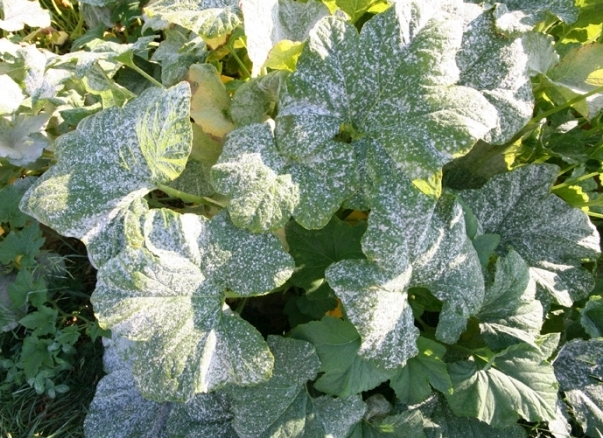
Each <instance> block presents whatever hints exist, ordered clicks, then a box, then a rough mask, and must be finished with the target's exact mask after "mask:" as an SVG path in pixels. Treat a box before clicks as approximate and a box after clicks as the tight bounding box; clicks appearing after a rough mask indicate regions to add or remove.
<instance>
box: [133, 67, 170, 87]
mask: <svg viewBox="0 0 603 438" xmlns="http://www.w3.org/2000/svg"><path fill="white" fill-rule="evenodd" d="M128 67H130V68H131V69H132V70H134V71H135V72H137V73H138V74H139V75H141V76H142V77H144V78H145V79H146V80H147V81H149V82H150V83H151V84H153V85H155V86H156V87H159V88H165V87H164V86H163V84H162V83H161V82H159V81H158V80H157V79H155V78H154V77H153V76H151V75H150V74H148V73H147V72H146V71H144V70H143V69H141V68H140V67H138V66H137V65H136V64H134V62H131V63H128Z"/></svg>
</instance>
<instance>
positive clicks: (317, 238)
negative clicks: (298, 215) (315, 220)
mask: <svg viewBox="0 0 603 438" xmlns="http://www.w3.org/2000/svg"><path fill="white" fill-rule="evenodd" d="M365 231H366V222H359V223H357V224H356V225H351V224H349V223H346V222H344V221H341V220H339V219H337V217H333V218H332V219H331V221H330V222H329V223H328V224H327V225H326V226H325V227H324V228H322V229H320V230H306V229H305V228H303V227H302V226H300V225H299V224H297V222H295V221H290V222H289V223H288V224H287V226H286V227H285V235H286V237H287V243H288V245H289V253H290V254H291V255H292V256H293V259H294V260H295V266H296V267H297V269H296V271H295V273H294V274H293V276H292V277H291V282H292V283H293V284H294V285H296V286H299V287H302V288H304V289H305V290H306V291H309V290H313V289H316V287H317V284H318V283H319V282H320V283H322V282H323V281H324V277H325V271H326V269H327V268H328V267H329V266H330V265H331V264H333V263H335V262H338V261H340V260H346V259H363V258H365V255H364V254H363V252H362V248H361V247H360V238H361V237H362V235H363V234H364V232H365Z"/></svg>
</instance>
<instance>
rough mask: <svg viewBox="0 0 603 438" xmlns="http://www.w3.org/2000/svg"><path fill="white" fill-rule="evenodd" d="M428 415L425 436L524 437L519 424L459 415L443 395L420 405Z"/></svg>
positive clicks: (438, 437)
mask: <svg viewBox="0 0 603 438" xmlns="http://www.w3.org/2000/svg"><path fill="white" fill-rule="evenodd" d="M421 411H422V412H423V415H425V416H426V417H428V419H426V422H425V423H426V424H425V429H424V431H425V435H426V437H427V438H526V437H527V433H526V431H525V429H524V428H523V427H521V426H520V425H519V424H513V425H510V426H508V427H504V428H497V427H493V426H491V425H489V424H488V423H484V422H483V421H479V420H477V419H475V418H471V417H459V416H457V415H455V414H454V413H453V412H452V411H451V410H450V407H449V406H448V404H447V403H446V400H445V399H444V397H443V396H440V397H437V398H436V399H435V401H434V402H430V403H429V404H428V405H426V406H422V407H421ZM549 425H550V422H549Z"/></svg>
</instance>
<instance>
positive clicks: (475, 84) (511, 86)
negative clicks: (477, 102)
mask: <svg viewBox="0 0 603 438" xmlns="http://www.w3.org/2000/svg"><path fill="white" fill-rule="evenodd" d="M463 18H464V22H465V31H464V33H463V43H462V44H463V50H461V51H460V52H459V53H458V55H457V57H456V62H457V63H458V65H459V68H460V70H461V80H460V84H461V85H465V86H468V87H472V88H475V89H476V90H479V91H480V92H481V93H482V94H483V95H484V97H486V99H488V101H489V102H490V103H491V104H492V105H493V106H494V107H495V108H496V110H497V111H498V122H497V126H496V127H495V128H494V129H493V130H492V131H491V132H490V133H489V135H488V136H487V137H486V138H485V140H487V141H489V142H491V143H504V142H506V141H508V140H509V139H510V138H511V137H512V136H513V135H515V133H516V132H518V131H519V130H520V129H521V128H522V127H523V126H524V125H525V124H526V123H527V122H528V121H529V120H530V117H532V110H533V106H534V98H533V95H532V86H531V83H530V77H529V75H528V62H529V58H530V56H531V55H532V53H531V52H528V50H529V46H528V47H526V43H525V42H524V40H523V39H522V38H506V37H504V36H502V35H500V34H499V33H496V32H495V29H494V26H493V19H492V16H491V13H490V11H487V10H484V9H483V7H482V6H478V5H473V4H470V3H466V4H464V6H463ZM532 38H536V37H534V36H532ZM542 38H544V37H542Z"/></svg>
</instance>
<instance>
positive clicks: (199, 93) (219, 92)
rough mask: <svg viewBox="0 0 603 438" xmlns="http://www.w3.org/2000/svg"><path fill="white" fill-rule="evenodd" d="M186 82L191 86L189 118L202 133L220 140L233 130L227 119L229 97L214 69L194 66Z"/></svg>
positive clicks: (208, 65) (206, 66) (201, 65)
mask: <svg viewBox="0 0 603 438" xmlns="http://www.w3.org/2000/svg"><path fill="white" fill-rule="evenodd" d="M186 80H187V81H188V82H189V83H190V84H191V91H192V96H191V117H192V118H193V120H194V121H195V123H196V124H197V125H199V126H200V127H201V129H202V130H203V132H205V133H206V134H208V135H209V136H211V137H213V138H215V139H218V140H221V139H222V138H224V136H225V135H226V134H228V133H229V132H230V131H232V130H233V129H234V125H233V123H232V122H231V121H230V118H229V117H228V115H227V114H228V111H229V109H230V97H229V96H228V93H227V92H226V88H225V87H224V84H223V83H222V80H221V79H220V75H219V73H218V71H217V70H216V68H215V67H214V66H213V65H211V64H194V65H191V68H190V69H189V72H188V77H187V78H186Z"/></svg>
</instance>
